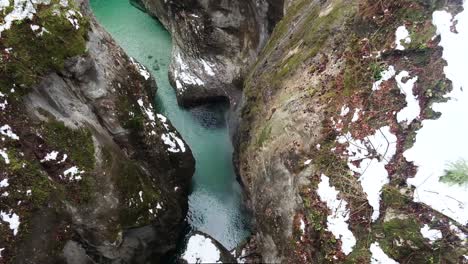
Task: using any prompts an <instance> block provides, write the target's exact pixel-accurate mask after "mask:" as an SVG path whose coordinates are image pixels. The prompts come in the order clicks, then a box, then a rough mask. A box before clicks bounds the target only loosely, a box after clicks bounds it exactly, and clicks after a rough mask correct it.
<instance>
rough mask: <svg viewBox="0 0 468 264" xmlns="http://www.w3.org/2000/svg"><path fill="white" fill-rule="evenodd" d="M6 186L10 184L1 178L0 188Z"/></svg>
mask: <svg viewBox="0 0 468 264" xmlns="http://www.w3.org/2000/svg"><path fill="white" fill-rule="evenodd" d="M8 186H10V184H9V183H8V179H3V180H2V181H0V188H5V187H8Z"/></svg>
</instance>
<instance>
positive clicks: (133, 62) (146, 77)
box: [130, 57, 151, 80]
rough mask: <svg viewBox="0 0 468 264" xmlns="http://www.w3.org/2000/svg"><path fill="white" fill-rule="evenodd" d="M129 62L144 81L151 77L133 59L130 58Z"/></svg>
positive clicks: (144, 68)
mask: <svg viewBox="0 0 468 264" xmlns="http://www.w3.org/2000/svg"><path fill="white" fill-rule="evenodd" d="M130 61H131V62H132V64H133V65H135V67H136V68H137V70H138V72H139V73H140V75H141V76H143V78H145V80H148V79H149V78H150V77H151V74H150V72H149V71H148V70H147V69H146V67H145V66H144V65H142V64H140V63H138V62H137V61H136V60H135V59H134V58H131V57H130Z"/></svg>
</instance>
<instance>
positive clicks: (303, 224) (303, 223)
mask: <svg viewBox="0 0 468 264" xmlns="http://www.w3.org/2000/svg"><path fill="white" fill-rule="evenodd" d="M299 228H300V229H301V232H302V235H301V240H303V239H304V234H305V228H306V224H305V222H304V219H302V218H301V220H300V226H299Z"/></svg>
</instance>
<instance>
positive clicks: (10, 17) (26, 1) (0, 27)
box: [0, 0, 50, 36]
mask: <svg viewBox="0 0 468 264" xmlns="http://www.w3.org/2000/svg"><path fill="white" fill-rule="evenodd" d="M7 2H8V3H7ZM49 3H50V0H15V1H14V3H13V10H12V11H11V12H10V13H8V14H6V15H5V17H4V18H3V23H0V36H1V34H2V32H3V31H5V30H8V29H10V28H11V25H12V24H13V22H14V21H21V20H23V19H26V18H28V19H32V18H33V16H34V14H35V13H36V8H35V5H38V4H49ZM8 6H10V3H9V1H8V0H6V1H5V0H0V11H3V9H4V8H5V7H8Z"/></svg>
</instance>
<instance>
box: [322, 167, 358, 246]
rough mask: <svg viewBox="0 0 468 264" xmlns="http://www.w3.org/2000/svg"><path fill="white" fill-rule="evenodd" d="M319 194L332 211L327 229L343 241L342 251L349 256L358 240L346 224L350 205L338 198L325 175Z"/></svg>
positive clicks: (336, 192)
mask: <svg viewBox="0 0 468 264" xmlns="http://www.w3.org/2000/svg"><path fill="white" fill-rule="evenodd" d="M317 194H318V195H319V196H320V200H322V201H323V202H325V203H326V204H327V207H328V209H330V211H331V215H328V216H327V229H328V230H329V231H330V232H331V233H332V234H333V235H334V236H335V238H336V239H340V240H341V243H342V244H341V249H342V250H343V253H345V254H346V255H348V254H349V253H351V251H352V250H353V247H354V245H356V238H355V237H354V235H353V233H352V232H351V231H350V230H349V227H348V223H347V222H346V221H348V219H349V210H348V209H347V205H348V203H347V202H346V201H345V200H343V199H340V198H338V194H339V192H338V191H337V190H336V189H335V187H334V186H330V179H329V178H328V177H327V176H326V175H324V174H322V176H321V181H320V183H319V184H318V189H317Z"/></svg>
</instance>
